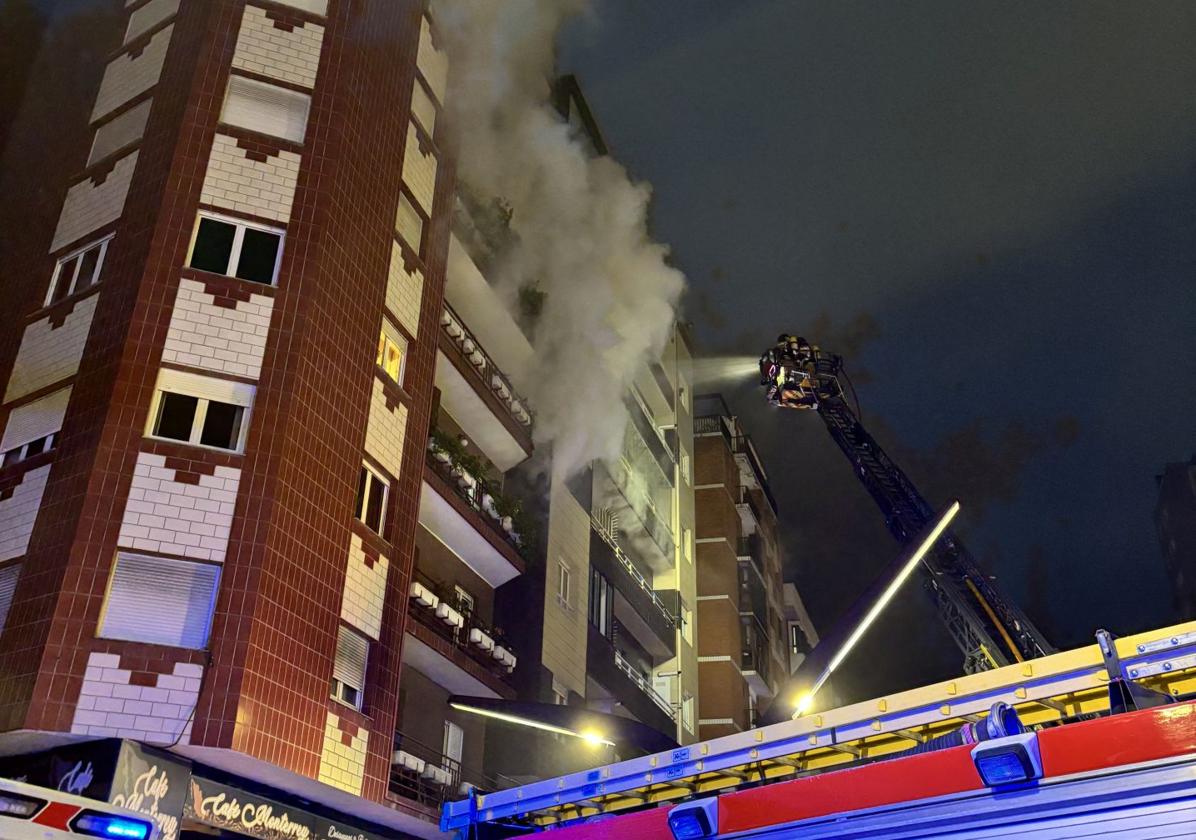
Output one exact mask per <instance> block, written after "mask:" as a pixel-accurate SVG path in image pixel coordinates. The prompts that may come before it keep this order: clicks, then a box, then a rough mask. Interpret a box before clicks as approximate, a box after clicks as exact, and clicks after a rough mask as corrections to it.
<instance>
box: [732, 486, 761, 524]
mask: <svg viewBox="0 0 1196 840" xmlns="http://www.w3.org/2000/svg"><path fill="white" fill-rule="evenodd" d="M735 503H736V504H737V505H738V506H739V507H741V508H742V507H745V506H746V507H747V508H748V509H749V510H750V511H751V512H752V516H753V517H755V519H756V522H757V523H760V522H763V521H764V517H763V516H761V514H760V505H759V504H758V503H757V502H756V497H755V496H753V495H752V492H751V490H749V489H748V488H747V487H740V488H739V498H738V499H737V500H736V502H735Z"/></svg>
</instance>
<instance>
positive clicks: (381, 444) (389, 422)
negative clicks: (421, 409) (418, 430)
mask: <svg viewBox="0 0 1196 840" xmlns="http://www.w3.org/2000/svg"><path fill="white" fill-rule="evenodd" d="M386 402H387V399H386V391H385V390H384V388H383V385H382V380H380V379H378V377H374V392H373V394H372V395H371V397H370V419H369V424H368V425H367V426H366V430H365V451H366V453H367V454H368V455H369V456H370V457H371V458H374V459H376V460H377V461H378V463H379V464H381V465H382V468H383V469H385V470H386V471H387V472H388V473H390V474H391V475H392V476H394V477H395V478H396V479H397V478H399V468H400V467H401V466H402V464H403V440H404V438H405V436H406V434H407V406H405V405H403V404H402V403H400V402H395V403H393V408H391V407H388V406H387V404H386Z"/></svg>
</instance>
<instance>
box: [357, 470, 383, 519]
mask: <svg viewBox="0 0 1196 840" xmlns="http://www.w3.org/2000/svg"><path fill="white" fill-rule="evenodd" d="M388 490H389V486H388V485H387V482H386V479H384V478H382V476H380V475H378V474H377V473H376V472H374V471H373V470H372V469H370V468H369V467H367V466H366V465H365V464H362V465H361V474H360V476H359V478H358V481H357V506H356V509H355V512H354V515H355V516H356V517H357V518H358V519H360V520H361V521H362V522H364V523H365V526H366V527H367V528H369V529H370V530H371V531H373V532H374V533H375V534H381V533H382V527H383V525H384V524H385V522H386V495H387V491H388Z"/></svg>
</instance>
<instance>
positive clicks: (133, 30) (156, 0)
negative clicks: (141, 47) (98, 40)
mask: <svg viewBox="0 0 1196 840" xmlns="http://www.w3.org/2000/svg"><path fill="white" fill-rule="evenodd" d="M178 10H179V0H150V2H148V3H146V4H145V5H144V6H141V7H140V8H138V9H135V10H134V11H133V13H132V14H131V15H129V26H128V28H127V29H126V30H125V43H126V44H127V43H129V42H130V41H132V40H134V39H136V38H137V36H138V35H141V34H143V33H145V32H149V31H150V30H151V29H153V28H154V27H155V26H157V25H158V24H159V23H161V22H162V21H164V20H166V19H167V18H171V17H174V15H175V14H176V13H177V12H178Z"/></svg>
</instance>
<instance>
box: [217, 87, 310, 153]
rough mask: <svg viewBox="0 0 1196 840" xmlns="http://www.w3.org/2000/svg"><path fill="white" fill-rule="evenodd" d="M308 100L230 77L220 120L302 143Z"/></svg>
mask: <svg viewBox="0 0 1196 840" xmlns="http://www.w3.org/2000/svg"><path fill="white" fill-rule="evenodd" d="M310 107H311V97H310V96H308V95H307V94H305V93H299V92H298V91H294V90H288V89H286V88H282V87H279V86H278V85H271V84H267V83H266V82H259V81H257V80H256V79H247V78H245V77H244V76H230V77H229V80H228V95H227V96H226V97H225V99H224V110H223V111H222V112H221V114H220V121H221V122H223V123H226V124H228V125H236V126H240V127H241V128H247V129H249V130H250V131H258V132H261V133H262V134H269V135H270V136H272V137H281V138H282V139H284V140H290V141H292V142H294V143H302V142H303V135H304V134H306V133H307V112H308V109H309V108H310Z"/></svg>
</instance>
